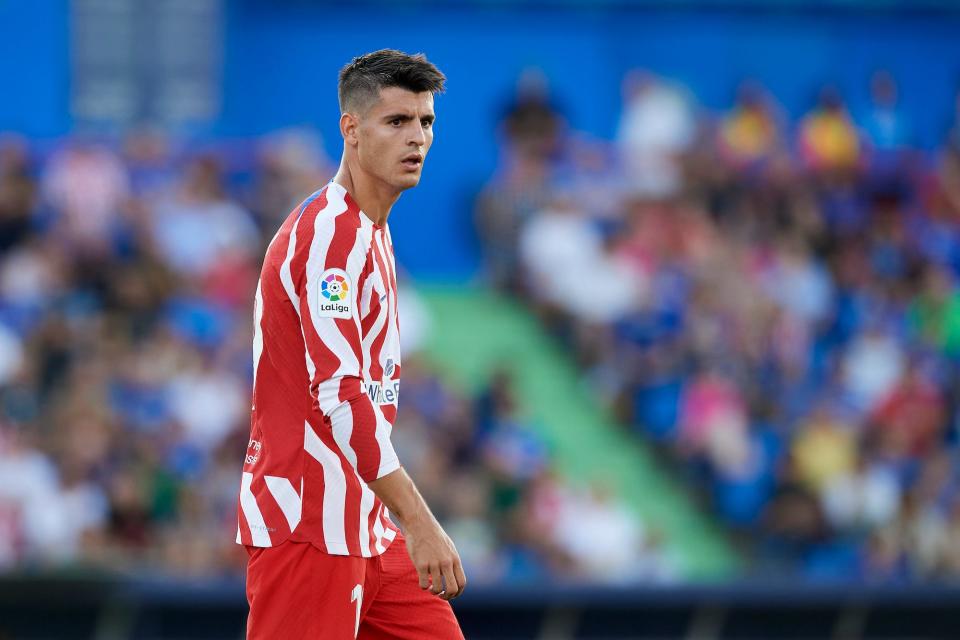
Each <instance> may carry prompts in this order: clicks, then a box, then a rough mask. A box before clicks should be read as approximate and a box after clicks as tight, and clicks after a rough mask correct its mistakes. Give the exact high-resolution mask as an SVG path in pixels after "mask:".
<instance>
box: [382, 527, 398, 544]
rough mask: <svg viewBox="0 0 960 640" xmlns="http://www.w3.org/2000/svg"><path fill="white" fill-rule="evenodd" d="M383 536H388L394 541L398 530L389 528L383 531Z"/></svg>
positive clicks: (389, 539) (388, 538) (387, 537)
mask: <svg viewBox="0 0 960 640" xmlns="http://www.w3.org/2000/svg"><path fill="white" fill-rule="evenodd" d="M383 537H384V538H386V539H387V540H388V541H390V542H393V539H394V538H396V537H397V530H396V529H387V530H386V531H384V532H383Z"/></svg>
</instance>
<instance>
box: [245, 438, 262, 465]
mask: <svg viewBox="0 0 960 640" xmlns="http://www.w3.org/2000/svg"><path fill="white" fill-rule="evenodd" d="M262 446H263V445H262V444H261V443H260V441H259V440H253V439H251V440H250V443H249V444H247V451H248V453H247V457H246V458H244V462H246V463H247V464H257V460H259V459H260V449H261V448H262ZM251 450H252V451H253V453H249V452H250V451H251Z"/></svg>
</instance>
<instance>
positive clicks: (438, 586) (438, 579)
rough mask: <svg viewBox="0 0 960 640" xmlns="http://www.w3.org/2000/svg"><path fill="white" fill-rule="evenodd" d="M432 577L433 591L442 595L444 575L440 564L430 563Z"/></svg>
mask: <svg viewBox="0 0 960 640" xmlns="http://www.w3.org/2000/svg"><path fill="white" fill-rule="evenodd" d="M430 579H431V580H433V587H431V589H430V591H432V592H433V593H434V594H435V595H440V592H441V591H443V576H442V574H441V573H440V565H436V564H434V565H430Z"/></svg>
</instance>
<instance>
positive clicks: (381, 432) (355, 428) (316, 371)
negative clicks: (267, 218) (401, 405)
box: [298, 214, 400, 482]
mask: <svg viewBox="0 0 960 640" xmlns="http://www.w3.org/2000/svg"><path fill="white" fill-rule="evenodd" d="M360 215H362V214H360ZM356 217H357V216H356V215H353V216H351V215H349V214H341V215H338V216H335V217H329V216H322V215H321V216H317V217H316V219H315V220H314V221H312V222H311V221H309V220H308V221H305V222H306V224H307V225H310V224H312V225H313V229H312V233H310V232H311V230H310V229H302V235H303V237H304V245H308V246H309V254H308V256H307V260H306V265H305V270H304V272H303V273H304V278H303V280H302V285H301V287H299V292H298V295H299V303H300V309H299V311H300V322H301V326H302V329H303V336H304V342H305V344H306V348H307V369H308V374H309V376H310V394H311V396H312V397H313V399H314V401H315V403H316V406H317V407H318V408H319V410H320V411H321V412H322V413H323V415H324V416H326V417H327V418H328V419H329V421H330V426H331V428H332V430H333V437H334V441H335V442H336V443H337V446H338V447H339V448H340V451H341V453H343V455H344V457H346V459H347V460H348V461H349V462H350V464H351V465H352V466H353V468H354V469H355V470H356V472H357V474H358V475H359V476H360V478H361V479H362V480H363V481H364V482H372V481H373V480H376V479H378V478H381V477H383V476H385V475H387V474H388V473H391V472H392V471H395V470H396V469H398V468H399V467H400V462H399V460H398V458H397V454H396V452H395V451H394V448H393V444H392V443H391V441H390V432H391V428H392V427H391V425H390V423H389V422H388V421H387V419H386V418H385V417H384V415H383V412H382V411H381V409H380V406H379V405H377V404H376V403H374V402H373V401H372V400H371V399H370V397H369V396H368V395H367V393H366V385H365V384H364V381H363V371H364V362H363V357H364V356H363V335H362V331H361V323H360V300H361V287H362V284H363V280H364V276H365V275H366V269H367V266H366V265H367V251H368V248H369V247H368V243H367V242H365V241H364V234H363V229H362V226H361V225H360V224H359V222H358V221H357V220H356ZM302 226H303V225H301V227H302ZM298 230H299V229H298ZM308 237H309V238H310V239H309V242H307V241H306V240H307V238H308Z"/></svg>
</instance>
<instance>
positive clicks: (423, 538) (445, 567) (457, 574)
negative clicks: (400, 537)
mask: <svg viewBox="0 0 960 640" xmlns="http://www.w3.org/2000/svg"><path fill="white" fill-rule="evenodd" d="M431 520H433V521H432V522H426V523H423V524H422V525H421V527H420V529H419V530H412V529H411V528H410V527H408V528H407V529H406V531H405V532H404V537H405V538H406V540H407V553H409V554H410V560H412V561H413V566H414V567H416V569H417V575H418V576H419V577H420V588H421V589H428V588H429V589H430V591H431V592H433V593H434V594H436V595H438V596H440V597H441V598H443V599H444V600H453V599H454V598H456V597H457V596H458V595H460V594H461V593H463V590H464V588H465V587H466V586H467V577H466V576H465V575H464V573H463V565H462V564H461V563H460V554H459V553H457V549H456V547H454V546H453V540H451V539H450V536H448V535H447V534H446V533H445V532H444V530H443V529H442V528H441V527H440V524H439V523H437V521H436V520H434V519H433V518H432V517H431Z"/></svg>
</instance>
